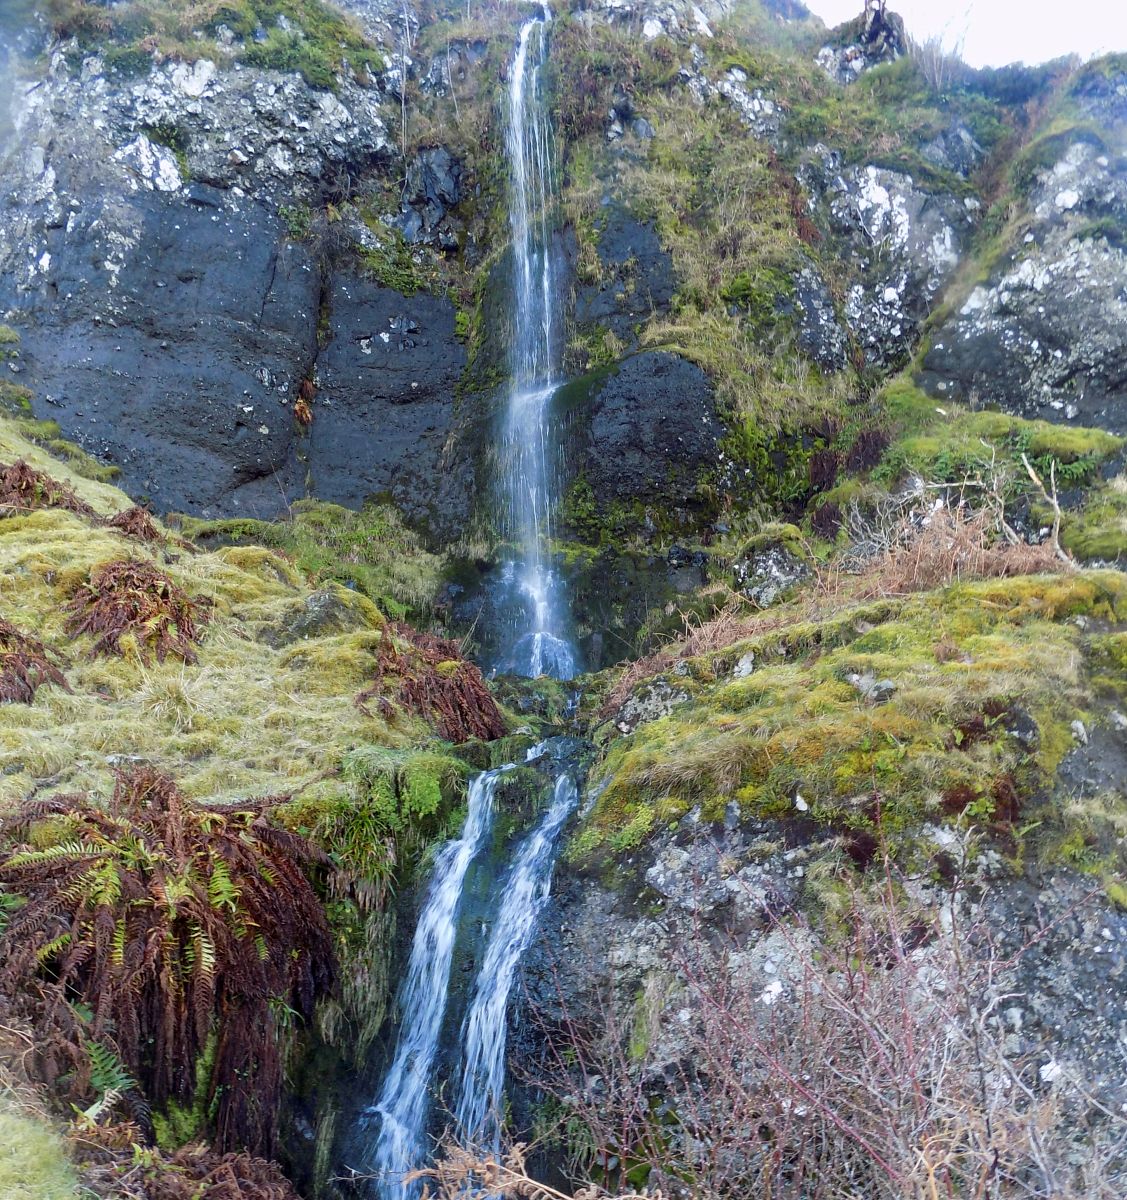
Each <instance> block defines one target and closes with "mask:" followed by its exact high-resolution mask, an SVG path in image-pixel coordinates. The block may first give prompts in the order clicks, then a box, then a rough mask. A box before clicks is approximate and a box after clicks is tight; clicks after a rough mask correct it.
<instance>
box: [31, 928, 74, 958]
mask: <svg viewBox="0 0 1127 1200" xmlns="http://www.w3.org/2000/svg"><path fill="white" fill-rule="evenodd" d="M73 940H74V936H73V934H70V933H63V934H60V935H59V936H58V937H57V938H52V939H51V941H49V942H45V943H44V944H43V945H42V946H40V947H39V949H38V950H36V952H35V957H36V958H38V959H39V961H40V962H46V961H47V960H48V959H49V958H53V957H54V956H55V955H56V954H58V952H59V951H60V950H62V949H63V948H64V947H65V946H69V945H70V944H71V942H72V941H73Z"/></svg>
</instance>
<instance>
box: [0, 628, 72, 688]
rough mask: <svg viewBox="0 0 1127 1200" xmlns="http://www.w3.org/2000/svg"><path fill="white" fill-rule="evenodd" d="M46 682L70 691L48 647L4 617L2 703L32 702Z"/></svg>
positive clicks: (0, 653)
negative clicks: (52, 659)
mask: <svg viewBox="0 0 1127 1200" xmlns="http://www.w3.org/2000/svg"><path fill="white" fill-rule="evenodd" d="M45 683H54V684H57V685H58V686H59V687H61V688H64V689H65V690H66V691H68V692H69V691H70V687H69V686H68V684H67V681H66V678H65V676H64V675H63V673H62V671H60V670H59V668H58V667H57V666H56V665H55V664H54V663H53V662H52V661H51V658H50V651H49V650H48V649H47V647H46V646H44V645H43V643H42V642H40V641H37V640H36V639H35V638H33V637H31V636H29V635H28V634H26V633H23V632H21V631H20V630H19V629H17V628H16V626H15V625H13V624H12V623H11V622H10V621H5V620H3V619H0V704H12V703H17V704H31V702H32V701H33V700H34V699H35V693H36V691H37V690H38V689H39V688H41V687H42V686H43V684H45Z"/></svg>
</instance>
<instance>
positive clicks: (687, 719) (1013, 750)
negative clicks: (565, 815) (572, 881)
mask: <svg viewBox="0 0 1127 1200" xmlns="http://www.w3.org/2000/svg"><path fill="white" fill-rule="evenodd" d="M1125 616H1127V588H1125V586H1124V583H1123V581H1122V579H1121V577H1120V576H1118V575H1116V574H1114V573H1102V574H1099V573H1096V574H1075V575H1065V576H1049V577H1044V576H1041V577H1030V578H1025V579H1019V580H1012V579H1011V580H1005V581H1002V582H982V583H968V584H958V585H953V586H951V587H948V588H945V589H943V590H942V591H939V592H935V593H928V594H922V595H916V596H913V597H910V598H908V599H905V600H899V601H880V602H875V603H866V604H862V605H858V606H854V607H847V608H846V609H844V610H843V611H841V612H839V613H837V614H835V615H834V616H833V617H825V616H823V617H821V618H816V619H813V620H811V619H810V618H809V616H803V615H802V614H801V611H796V612H795V614H794V615H790V616H788V615H786V613H785V612H784V613H783V614H782V615H780V616H779V617H773V618H772V619H771V620H770V621H768V622H767V623H766V625H765V628H766V629H767V630H768V632H765V633H763V634H762V635H760V636H758V637H753V638H751V639H748V640H745V641H741V642H737V643H735V644H733V645H731V646H728V647H726V648H725V649H724V650H723V651H720V652H714V653H710V654H705V655H704V656H702V657H700V658H697V659H690V660H688V661H687V662H684V663H683V664H682V665H681V670H682V676H681V682H680V684H679V686H680V687H681V690H682V691H683V692H685V693H686V695H687V697H688V701H687V702H683V703H681V704H680V705H678V706H677V707H676V708H674V709H673V710H672V712H671V713H670V714H669V715H668V716H666V717H664V718H662V719H660V720H655V721H652V722H649V723H646V724H643V725H641V726H639V727H637V728H636V730H635V731H634V732H633V733H631V734H630V735H629V736H625V737H617V738H614V739H613V740H612V741H611V742H610V744H609V746H608V748H607V751H606V756H605V759H604V761H603V762H602V764H601V765H600V766H599V767H598V768H597V771H598V774H600V775H601V776H602V777H604V778H605V779H606V780H607V781H608V782H607V786H606V787H605V789H603V790H601V791H600V792H599V794H598V799H597V801H596V804H595V808H594V811H593V813H592V816H591V818H590V822H589V825H588V830H587V832H586V834H585V835H584V842H583V845H584V846H585V847H586V848H587V849H588V850H591V849H593V848H594V847H595V846H598V845H603V846H605V847H609V848H610V849H611V850H612V851H615V850H621V849H623V848H624V847H625V846H627V845H631V844H635V843H636V842H637V841H638V840H640V839H641V838H643V837H645V836H646V835H648V833H649V832H650V831H651V830H652V829H654V828H657V827H661V826H665V825H667V824H669V823H671V822H674V821H676V820H678V819H679V818H680V817H681V816H683V815H684V814H685V813H686V812H688V811H689V810H690V809H693V808H697V809H699V810H700V811H701V812H702V813H703V815H704V816H705V817H706V819H713V820H715V819H718V818H719V817H720V816H721V815H722V814H723V812H724V810H725V807H726V806H727V805H729V804H732V803H735V804H736V805H738V806H739V808H740V809H741V810H742V811H743V812H744V813H745V814H746V815H747V816H760V817H772V818H785V817H792V818H794V817H801V819H803V820H813V821H815V822H816V823H818V824H821V825H824V826H827V827H829V828H831V829H839V830H845V831H848V833H849V836H853V835H856V834H857V833H858V832H865V831H868V832H872V831H874V830H877V829H879V830H880V831H882V832H883V833H884V834H885V835H888V836H892V837H899V836H902V835H903V836H909V837H910V835H911V831H912V829H913V828H916V827H918V826H919V825H920V824H921V823H922V822H924V821H936V820H939V821H942V820H945V819H961V820H976V821H982V822H986V823H989V822H991V821H1000V822H1002V823H1005V824H1007V825H1014V824H1016V823H1017V822H1018V817H1019V815H1020V813H1021V812H1022V811H1023V810H1025V808H1026V806H1029V805H1032V804H1033V803H1034V801H1035V800H1036V799H1037V797H1039V796H1041V795H1042V794H1043V793H1044V791H1045V789H1047V788H1048V787H1049V786H1050V785H1051V783H1052V781H1053V778H1054V774H1055V772H1056V769H1057V767H1058V765H1059V763H1060V761H1061V758H1062V757H1063V755H1064V753H1065V752H1066V751H1067V750H1068V748H1069V747H1070V746H1071V745H1072V744H1073V734H1072V726H1071V722H1073V721H1074V720H1077V719H1080V717H1081V715H1082V714H1083V713H1084V712H1085V711H1086V705H1087V704H1088V703H1090V700H1091V691H1090V687H1089V684H1088V683H1087V682H1086V674H1085V670H1084V666H1083V664H1084V661H1085V655H1086V654H1089V653H1091V650H1090V647H1089V646H1088V643H1087V642H1086V640H1085V637H1084V633H1083V629H1082V625H1083V622H1082V621H1081V622H1078V621H1077V618H1086V619H1089V620H1090V619H1092V618H1096V619H1100V620H1105V621H1107V620H1110V621H1121V620H1123V619H1124V617H1125ZM868 680H872V681H877V682H879V683H880V684H881V686H880V687H877V686H875V684H874V685H873V686H866V681H868Z"/></svg>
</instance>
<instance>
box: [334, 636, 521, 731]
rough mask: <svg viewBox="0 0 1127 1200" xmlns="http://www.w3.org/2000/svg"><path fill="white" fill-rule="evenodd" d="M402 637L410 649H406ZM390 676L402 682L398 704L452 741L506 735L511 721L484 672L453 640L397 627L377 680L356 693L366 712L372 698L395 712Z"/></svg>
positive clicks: (386, 642) (379, 662)
mask: <svg viewBox="0 0 1127 1200" xmlns="http://www.w3.org/2000/svg"><path fill="white" fill-rule="evenodd" d="M396 639H398V641H399V642H402V643H405V644H406V648H405V649H400V646H399V644H398V643H397V640H396ZM388 676H391V677H393V678H398V680H399V687H398V689H397V692H396V698H397V699H398V702H399V703H400V704H401V705H402V706H403V707H404V708H405V709H407V711H408V712H411V713H414V714H415V715H416V716H420V717H423V718H425V719H426V720H428V721H431V722H433V723H434V725H435V728H436V729H437V730H438V733H439V735H440V736H441V737H443V738H445V739H446V740H447V741H448V742H454V743H455V744H458V743H460V742H467V741H469V740H470V739H471V738H480V739H481V740H482V741H486V742H488V741H492V740H493V739H494V738H499V737H503V736H504V734H505V720H504V718H503V717H502V716H501V710H500V709H499V708H498V707H497V702H496V701H495V700H494V699H493V696H492V695H491V694H490V691H489V689H488V688H487V687H486V686H485V680H484V679H483V678H482V675H481V672H480V671H479V670H478V668H477V667H476V666H474V664H473V663H471V662H469V661H467V660H466V659H465V658H463V657H462V654H461V651H460V650H459V649H458V647H457V646H456V645H455V644H454V643H453V642H448V641H445V640H443V639H442V638H438V637H434V636H433V635H431V634H427V633H419V632H418V631H417V630H414V629H412V628H411V627H410V626H409V625H404V624H402V623H397V624H395V625H393V626H391V628H390V630H389V632H388V635H387V636H386V637H385V638H384V641H383V644H382V645H381V647H380V653H379V658H378V660H377V663H376V679H375V682H374V683H373V684H372V686H371V687H369V688H367V689H366V690H365V691H363V692H361V693H360V695H359V696H357V697H356V703H357V705H358V706H359V708H360V709H361V711H363V712H367V711H368V707H367V705H368V702H369V701H370V700H378V701H379V707H380V710H381V712H382V714H383V715H384V716H388V715H390V713H391V711H392V708H393V706H392V701H391V699H390V697H389V696H388V693H387V689H386V688H385V686H384V683H385V680H386V679H387V677H388Z"/></svg>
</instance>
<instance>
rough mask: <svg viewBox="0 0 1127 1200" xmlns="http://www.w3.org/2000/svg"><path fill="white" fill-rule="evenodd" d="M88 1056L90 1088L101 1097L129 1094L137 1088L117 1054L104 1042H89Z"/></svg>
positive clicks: (87, 1046)
mask: <svg viewBox="0 0 1127 1200" xmlns="http://www.w3.org/2000/svg"><path fill="white" fill-rule="evenodd" d="M86 1054H87V1057H88V1058H89V1059H90V1086H91V1087H92V1088H93V1089H94V1091H95V1092H97V1093H98V1095H99V1096H105V1095H107V1094H108V1093H110V1092H118V1093H121V1092H129V1091H132V1090H133V1088H135V1087H136V1086H137V1083H136V1081H135V1080H134V1079H133V1076H132V1075H130V1074H129V1072H128V1071H127V1070H126V1069H125V1064H124V1063H123V1062H122V1061H121V1059H120V1058H118V1056H117V1052H116V1051H115V1050H113V1049H111V1048H110V1047H109V1046H107V1045H105V1044H104V1043H103V1042H93V1041H92V1042H88V1043H87V1045H86Z"/></svg>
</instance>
